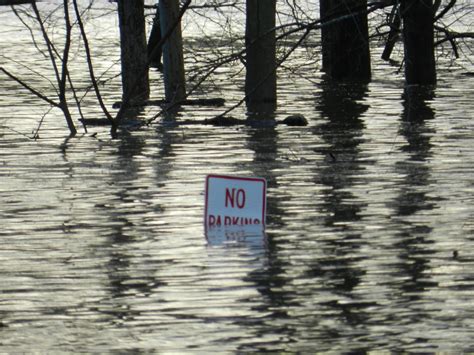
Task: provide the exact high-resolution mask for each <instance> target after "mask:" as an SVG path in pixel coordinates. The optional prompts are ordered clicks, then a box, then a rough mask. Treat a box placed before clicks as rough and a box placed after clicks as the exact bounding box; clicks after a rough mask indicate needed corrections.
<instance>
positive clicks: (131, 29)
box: [118, 0, 150, 105]
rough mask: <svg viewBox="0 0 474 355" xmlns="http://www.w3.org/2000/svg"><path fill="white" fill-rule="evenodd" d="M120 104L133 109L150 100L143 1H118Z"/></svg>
mask: <svg viewBox="0 0 474 355" xmlns="http://www.w3.org/2000/svg"><path fill="white" fill-rule="evenodd" d="M118 14H119V26H120V49H121V58H122V95H123V97H122V100H123V102H127V103H129V104H132V105H137V104H140V103H143V102H144V101H146V100H147V99H148V98H149V96H150V88H149V82H148V58H147V45H146V33H145V15H144V0H118Z"/></svg>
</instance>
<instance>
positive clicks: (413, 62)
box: [401, 0, 436, 85]
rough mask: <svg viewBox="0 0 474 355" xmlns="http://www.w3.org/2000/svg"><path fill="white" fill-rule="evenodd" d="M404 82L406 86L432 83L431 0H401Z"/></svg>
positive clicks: (433, 74) (433, 59)
mask: <svg viewBox="0 0 474 355" xmlns="http://www.w3.org/2000/svg"><path fill="white" fill-rule="evenodd" d="M401 12H402V18H403V39H404V44H405V81H406V83H407V84H408V85H413V84H420V85H433V84H436V63H435V56H434V30H433V26H434V24H433V21H434V9H433V1H432V0H402V2H401Z"/></svg>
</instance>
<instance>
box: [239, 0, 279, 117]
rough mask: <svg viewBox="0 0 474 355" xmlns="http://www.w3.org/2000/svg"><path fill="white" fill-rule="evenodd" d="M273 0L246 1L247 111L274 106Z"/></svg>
mask: <svg viewBox="0 0 474 355" xmlns="http://www.w3.org/2000/svg"><path fill="white" fill-rule="evenodd" d="M275 11H276V0H247V20H246V26H245V47H246V51H247V56H246V59H247V71H246V77H245V95H246V98H247V109H248V111H249V112H255V111H261V110H262V109H263V111H273V110H274V109H275V106H276V97H277V94H276V89H277V84H276V68H275V66H276V59H275V56H276V50H275V46H276V44H275V43H276V40H275V30H274V29H275Z"/></svg>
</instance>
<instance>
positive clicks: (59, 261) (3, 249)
mask: <svg viewBox="0 0 474 355" xmlns="http://www.w3.org/2000/svg"><path fill="white" fill-rule="evenodd" d="M466 16H467V18H470V19H471V20H472V13H470V15H469V14H467V15H466ZM0 18H1V21H0V23H1V25H0V31H2V34H1V37H0V53H1V54H2V56H1V57H0V59H1V62H2V65H3V64H4V63H5V65H6V66H8V67H9V68H13V69H14V70H15V72H16V73H17V74H18V75H26V76H27V78H28V79H29V80H30V81H31V82H32V83H33V84H35V85H37V87H39V88H41V89H42V90H43V91H45V92H48V91H49V92H50V91H51V88H50V86H49V84H48V82H47V81H46V80H45V79H44V78H42V77H39V76H35V75H32V73H31V72H30V71H29V70H28V68H35V70H36V71H38V72H40V73H42V74H43V75H49V74H50V73H51V72H50V71H49V70H50V69H48V68H49V67H48V63H47V62H46V61H43V60H41V57H40V56H39V55H38V54H36V53H37V52H36V50H35V49H34V48H33V47H32V46H31V45H28V46H27V45H25V43H29V41H30V37H29V34H28V33H27V32H21V35H20V34H19V35H18V36H6V35H5V33H12V32H11V31H16V29H18V28H20V25H19V24H18V22H17V21H15V20H14V18H13V16H11V13H9V12H8V11H4V10H3V9H2V12H1V13H0ZM465 22H466V21H465ZM100 23H101V24H102V25H103V26H105V25H104V24H108V25H110V28H111V29H112V28H114V27H113V26H114V25H115V24H116V20H115V18H110V17H103V18H102V19H101V20H100ZM470 23H472V21H471V22H470ZM99 28H100V27H99V23H97V22H94V21H92V22H91V23H90V24H89V31H90V33H91V38H93V39H94V41H93V46H94V48H95V51H94V53H95V55H96V56H97V60H96V65H97V66H98V70H99V71H100V70H105V69H107V68H109V67H110V66H111V65H112V64H113V63H114V62H115V61H116V60H117V59H118V55H119V53H118V47H117V45H116V43H117V42H116V41H117V38H116V34H117V33H116V31H115V32H114V31H112V30H111V31H108V32H106V37H105V38H104V37H103V36H99ZM107 28H108V27H107ZM19 33H20V32H19ZM101 34H103V33H102V32H101ZM189 43H190V44H192V43H203V42H199V41H197V40H195V39H193V41H190V42H189ZM201 50H202V48H201ZM379 52H380V49H374V54H373V59H374V64H373V66H374V74H373V76H374V77H373V80H372V82H371V83H370V84H368V85H365V86H358V85H335V84H334V83H331V82H330V81H328V80H327V79H325V78H324V77H323V76H322V75H321V74H320V72H319V68H318V64H317V63H313V64H311V65H312V66H311V65H310V64H308V66H309V68H311V71H310V70H308V69H305V70H302V71H301V72H298V71H295V72H293V73H292V74H291V73H290V74H289V72H284V71H282V72H281V75H280V79H279V80H280V81H279V83H280V87H279V93H278V94H279V101H278V108H277V111H276V112H275V116H276V118H277V119H282V118H284V117H285V116H286V115H288V114H293V113H303V114H304V115H305V116H306V117H307V119H308V120H309V125H308V126H307V127H286V126H282V125H278V126H275V127H267V128H252V127H237V126H236V127H210V126H203V125H184V126H183V125H182V126H179V125H173V124H165V123H162V122H161V118H160V119H158V120H156V122H155V124H153V125H151V126H149V127H142V128H141V129H139V130H133V131H129V130H122V131H120V132H119V137H118V138H117V139H112V138H111V137H110V134H109V132H108V130H107V129H106V128H101V127H89V131H88V133H87V134H85V133H80V134H79V135H78V136H77V137H75V138H72V139H68V138H67V129H66V126H65V123H64V122H63V118H62V117H61V115H60V113H58V112H55V111H52V112H50V113H49V114H48V115H46V116H45V117H44V122H43V126H42V128H41V129H40V130H39V132H38V135H39V139H36V140H34V139H30V138H31V137H33V135H34V133H35V130H36V128H37V127H38V124H39V122H40V121H41V120H42V118H43V115H44V114H45V113H46V112H47V111H48V108H47V107H45V106H44V105H43V103H41V102H40V101H38V100H37V99H35V98H32V97H31V95H29V94H28V93H26V92H25V91H24V90H21V89H20V88H19V87H18V85H17V84H15V83H12V82H11V81H9V80H8V79H6V78H5V77H3V76H0V181H1V183H0V221H1V229H0V239H1V244H0V277H1V283H0V349H1V350H2V351H7V352H17V351H28V352H29V351H40V352H49V351H75V352H82V351H84V352H90V351H109V350H112V351H136V352H152V351H153V352H155V351H163V352H166V351H173V352H235V351H257V350H270V351H279V352H284V351H290V352H296V351H308V352H309V351H316V350H318V351H349V350H352V351H365V350H375V349H377V350H392V351H395V350H405V351H420V352H421V351H454V352H458V351H466V352H468V351H474V341H473V340H472V339H473V338H474V337H473V335H474V321H473V319H474V303H473V302H472V299H473V296H474V272H473V270H474V268H473V266H474V241H473V237H474V233H473V232H474V223H473V220H474V194H473V191H474V174H473V173H474V171H473V170H474V134H473V132H474V121H473V119H472V118H473V116H474V104H473V101H472V98H473V94H474V84H473V81H472V80H471V79H472V78H470V77H469V76H468V75H465V74H466V72H468V71H469V70H471V69H472V63H471V62H470V60H472V58H465V59H461V60H460V61H459V62H457V63H455V64H454V65H453V66H449V65H448V63H447V61H446V60H444V59H440V61H442V62H443V66H441V67H440V70H439V84H438V85H437V87H436V88H434V89H433V90H416V89H413V90H410V92H409V94H404V86H403V78H402V77H401V76H400V74H399V73H398V74H397V72H398V69H399V68H398V67H397V66H392V65H389V64H386V63H382V62H380V61H379V60H378V59H377V58H378V57H379V54H380V53H379ZM80 57H81V55H80V53H77V58H80ZM12 58H13V59H15V58H16V60H20V58H21V63H22V64H24V65H25V66H22V65H20V64H19V63H13V62H12V61H11V59H12ZM187 62H188V63H190V62H191V60H190V59H189V57H188V61H187ZM292 63H293V65H294V66H295V67H296V66H298V65H300V64H307V63H308V58H307V56H306V50H301V51H299V52H297V53H296V54H295V57H294V58H293V62H292ZM72 68H73V69H74V72H73V76H75V78H76V80H78V82H79V83H80V84H82V85H88V83H87V78H86V77H85V75H84V73H83V72H82V70H83V68H84V64H83V63H82V62H80V61H79V60H77V61H76V62H74V64H73V66H72ZM470 68H471V69H470ZM118 72H119V68H117V67H116V66H115V67H112V69H110V71H109V72H108V74H107V75H108V77H109V78H111V77H113V76H114V75H115V74H117V73H118ZM48 73H49V74H48ZM234 73H235V74H236V76H233V77H232V79H229V78H230V77H231V75H230V74H234ZM239 73H240V74H239ZM309 74H311V75H309ZM308 77H309V78H310V79H311V81H309V80H306V79H307V78H308ZM152 79H153V94H152V95H153V96H154V97H155V98H161V96H162V87H161V77H160V74H159V73H156V72H153V74H152ZM217 79H218V82H211V83H209V84H206V85H207V86H205V87H204V89H203V94H206V95H208V96H213V97H214V96H223V97H225V98H226V100H227V107H230V106H231V105H232V104H234V103H235V102H236V101H237V100H238V99H239V98H240V97H241V95H242V87H243V86H242V84H243V74H242V73H241V72H240V68H239V67H238V66H228V67H224V68H222V69H221V70H220V71H219V72H218V73H217ZM81 80H82V81H83V82H82V81H81ZM119 84H120V82H119V79H114V80H111V82H110V84H109V85H108V86H105V87H104V89H103V94H104V97H105V98H106V101H107V103H108V105H109V107H110V105H111V104H112V103H113V102H114V101H116V100H118V99H119V98H120V87H119ZM87 100H90V103H91V104H90V105H84V107H83V110H84V112H85V115H86V116H87V117H89V118H94V117H101V114H100V111H99V110H98V109H97V107H96V106H95V105H93V104H92V103H93V102H94V100H93V97H92V96H91V97H90V98H89V97H88V98H87ZM157 110H158V109H157V108H148V109H147V110H145V111H144V112H142V113H141V114H140V115H141V117H144V116H147V117H149V116H150V115H151V114H154V113H156V112H157ZM220 112H222V108H207V107H200V108H197V107H183V108H182V109H181V110H180V112H179V115H178V120H179V119H189V120H201V119H206V118H210V117H213V116H214V115H216V114H218V113H220ZM232 115H234V116H236V117H244V116H245V108H243V107H241V108H239V109H237V110H235V111H234V112H233V113H232ZM210 173H218V174H232V175H238V176H261V177H264V178H265V179H266V180H267V183H268V214H267V228H266V234H265V235H264V236H259V235H257V236H255V235H253V236H249V237H247V238H229V239H228V240H225V239H224V240H223V239H222V238H221V239H213V238H206V235H205V233H204V227H203V215H204V211H203V208H204V183H205V177H206V175H207V174H210ZM455 251H456V252H457V257H454V256H453V255H454V254H453V253H454V252H455Z"/></svg>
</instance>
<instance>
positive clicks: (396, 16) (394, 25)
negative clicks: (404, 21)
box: [382, 5, 401, 61]
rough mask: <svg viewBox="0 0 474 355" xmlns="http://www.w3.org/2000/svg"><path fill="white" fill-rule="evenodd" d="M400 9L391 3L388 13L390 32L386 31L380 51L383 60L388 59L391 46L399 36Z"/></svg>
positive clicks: (393, 45) (390, 53)
mask: <svg viewBox="0 0 474 355" xmlns="http://www.w3.org/2000/svg"><path fill="white" fill-rule="evenodd" d="M400 25H401V19H400V11H399V7H398V5H393V8H392V13H391V14H390V32H389V33H388V37H387V43H386V44H385V48H384V50H383V53H382V59H383V60H387V61H388V60H390V56H391V55H392V52H393V47H395V44H396V43H397V41H398V39H399V37H400Z"/></svg>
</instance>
